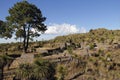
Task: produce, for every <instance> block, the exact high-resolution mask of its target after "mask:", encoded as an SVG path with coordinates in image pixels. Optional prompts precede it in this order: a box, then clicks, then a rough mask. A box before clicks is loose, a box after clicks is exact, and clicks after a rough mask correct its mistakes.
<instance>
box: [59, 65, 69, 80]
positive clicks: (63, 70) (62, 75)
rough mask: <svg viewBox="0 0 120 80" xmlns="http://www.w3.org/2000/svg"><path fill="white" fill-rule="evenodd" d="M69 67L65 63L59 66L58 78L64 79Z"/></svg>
mask: <svg viewBox="0 0 120 80" xmlns="http://www.w3.org/2000/svg"><path fill="white" fill-rule="evenodd" d="M66 72H67V69H66V68H65V66H63V65H58V66H57V80H64V78H65V75H66Z"/></svg>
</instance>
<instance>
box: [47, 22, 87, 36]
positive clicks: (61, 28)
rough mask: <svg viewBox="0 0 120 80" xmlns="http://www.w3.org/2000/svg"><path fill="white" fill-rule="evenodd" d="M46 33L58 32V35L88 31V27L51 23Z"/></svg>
mask: <svg viewBox="0 0 120 80" xmlns="http://www.w3.org/2000/svg"><path fill="white" fill-rule="evenodd" d="M45 33H46V34H57V35H61V34H62V35H65V34H72V33H86V29H85V28H84V27H81V28H78V27H77V26H76V25H71V24H67V23H64V24H50V25H49V26H48V30H47V31H46V32H45Z"/></svg>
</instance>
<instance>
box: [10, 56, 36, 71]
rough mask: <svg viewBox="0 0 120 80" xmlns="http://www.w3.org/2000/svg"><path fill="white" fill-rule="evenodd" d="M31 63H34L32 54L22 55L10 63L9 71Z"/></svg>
mask: <svg viewBox="0 0 120 80" xmlns="http://www.w3.org/2000/svg"><path fill="white" fill-rule="evenodd" d="M33 61H34V54H22V55H21V57H19V58H16V59H15V60H14V61H13V62H12V64H11V65H10V67H9V69H14V68H17V67H19V65H20V64H24V63H33Z"/></svg>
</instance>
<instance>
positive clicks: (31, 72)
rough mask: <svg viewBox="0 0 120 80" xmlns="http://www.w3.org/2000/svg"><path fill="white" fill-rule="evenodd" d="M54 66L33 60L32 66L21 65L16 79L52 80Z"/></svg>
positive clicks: (39, 60)
mask: <svg viewBox="0 0 120 80" xmlns="http://www.w3.org/2000/svg"><path fill="white" fill-rule="evenodd" d="M54 73H55V70H54V65H53V64H51V63H50V62H48V61H46V60H42V59H37V60H35V62H34V64H21V65H20V66H19V69H18V70H17V75H16V76H17V78H19V79H25V80H44V79H51V80H52V79H53V78H54V77H53V75H54Z"/></svg>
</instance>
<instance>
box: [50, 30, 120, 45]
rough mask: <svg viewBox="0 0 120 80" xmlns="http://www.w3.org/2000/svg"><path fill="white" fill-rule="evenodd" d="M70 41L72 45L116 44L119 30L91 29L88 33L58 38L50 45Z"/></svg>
mask: <svg viewBox="0 0 120 80" xmlns="http://www.w3.org/2000/svg"><path fill="white" fill-rule="evenodd" d="M70 40H71V41H72V42H73V43H81V42H86V43H91V42H96V43H109V44H112V43H116V42H120V30H107V29H104V28H99V29H95V30H93V29H91V30H90V31H89V32H88V33H78V34H70V35H66V36H58V37H56V38H55V39H53V40H50V42H52V43H65V42H69V41H70Z"/></svg>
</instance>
